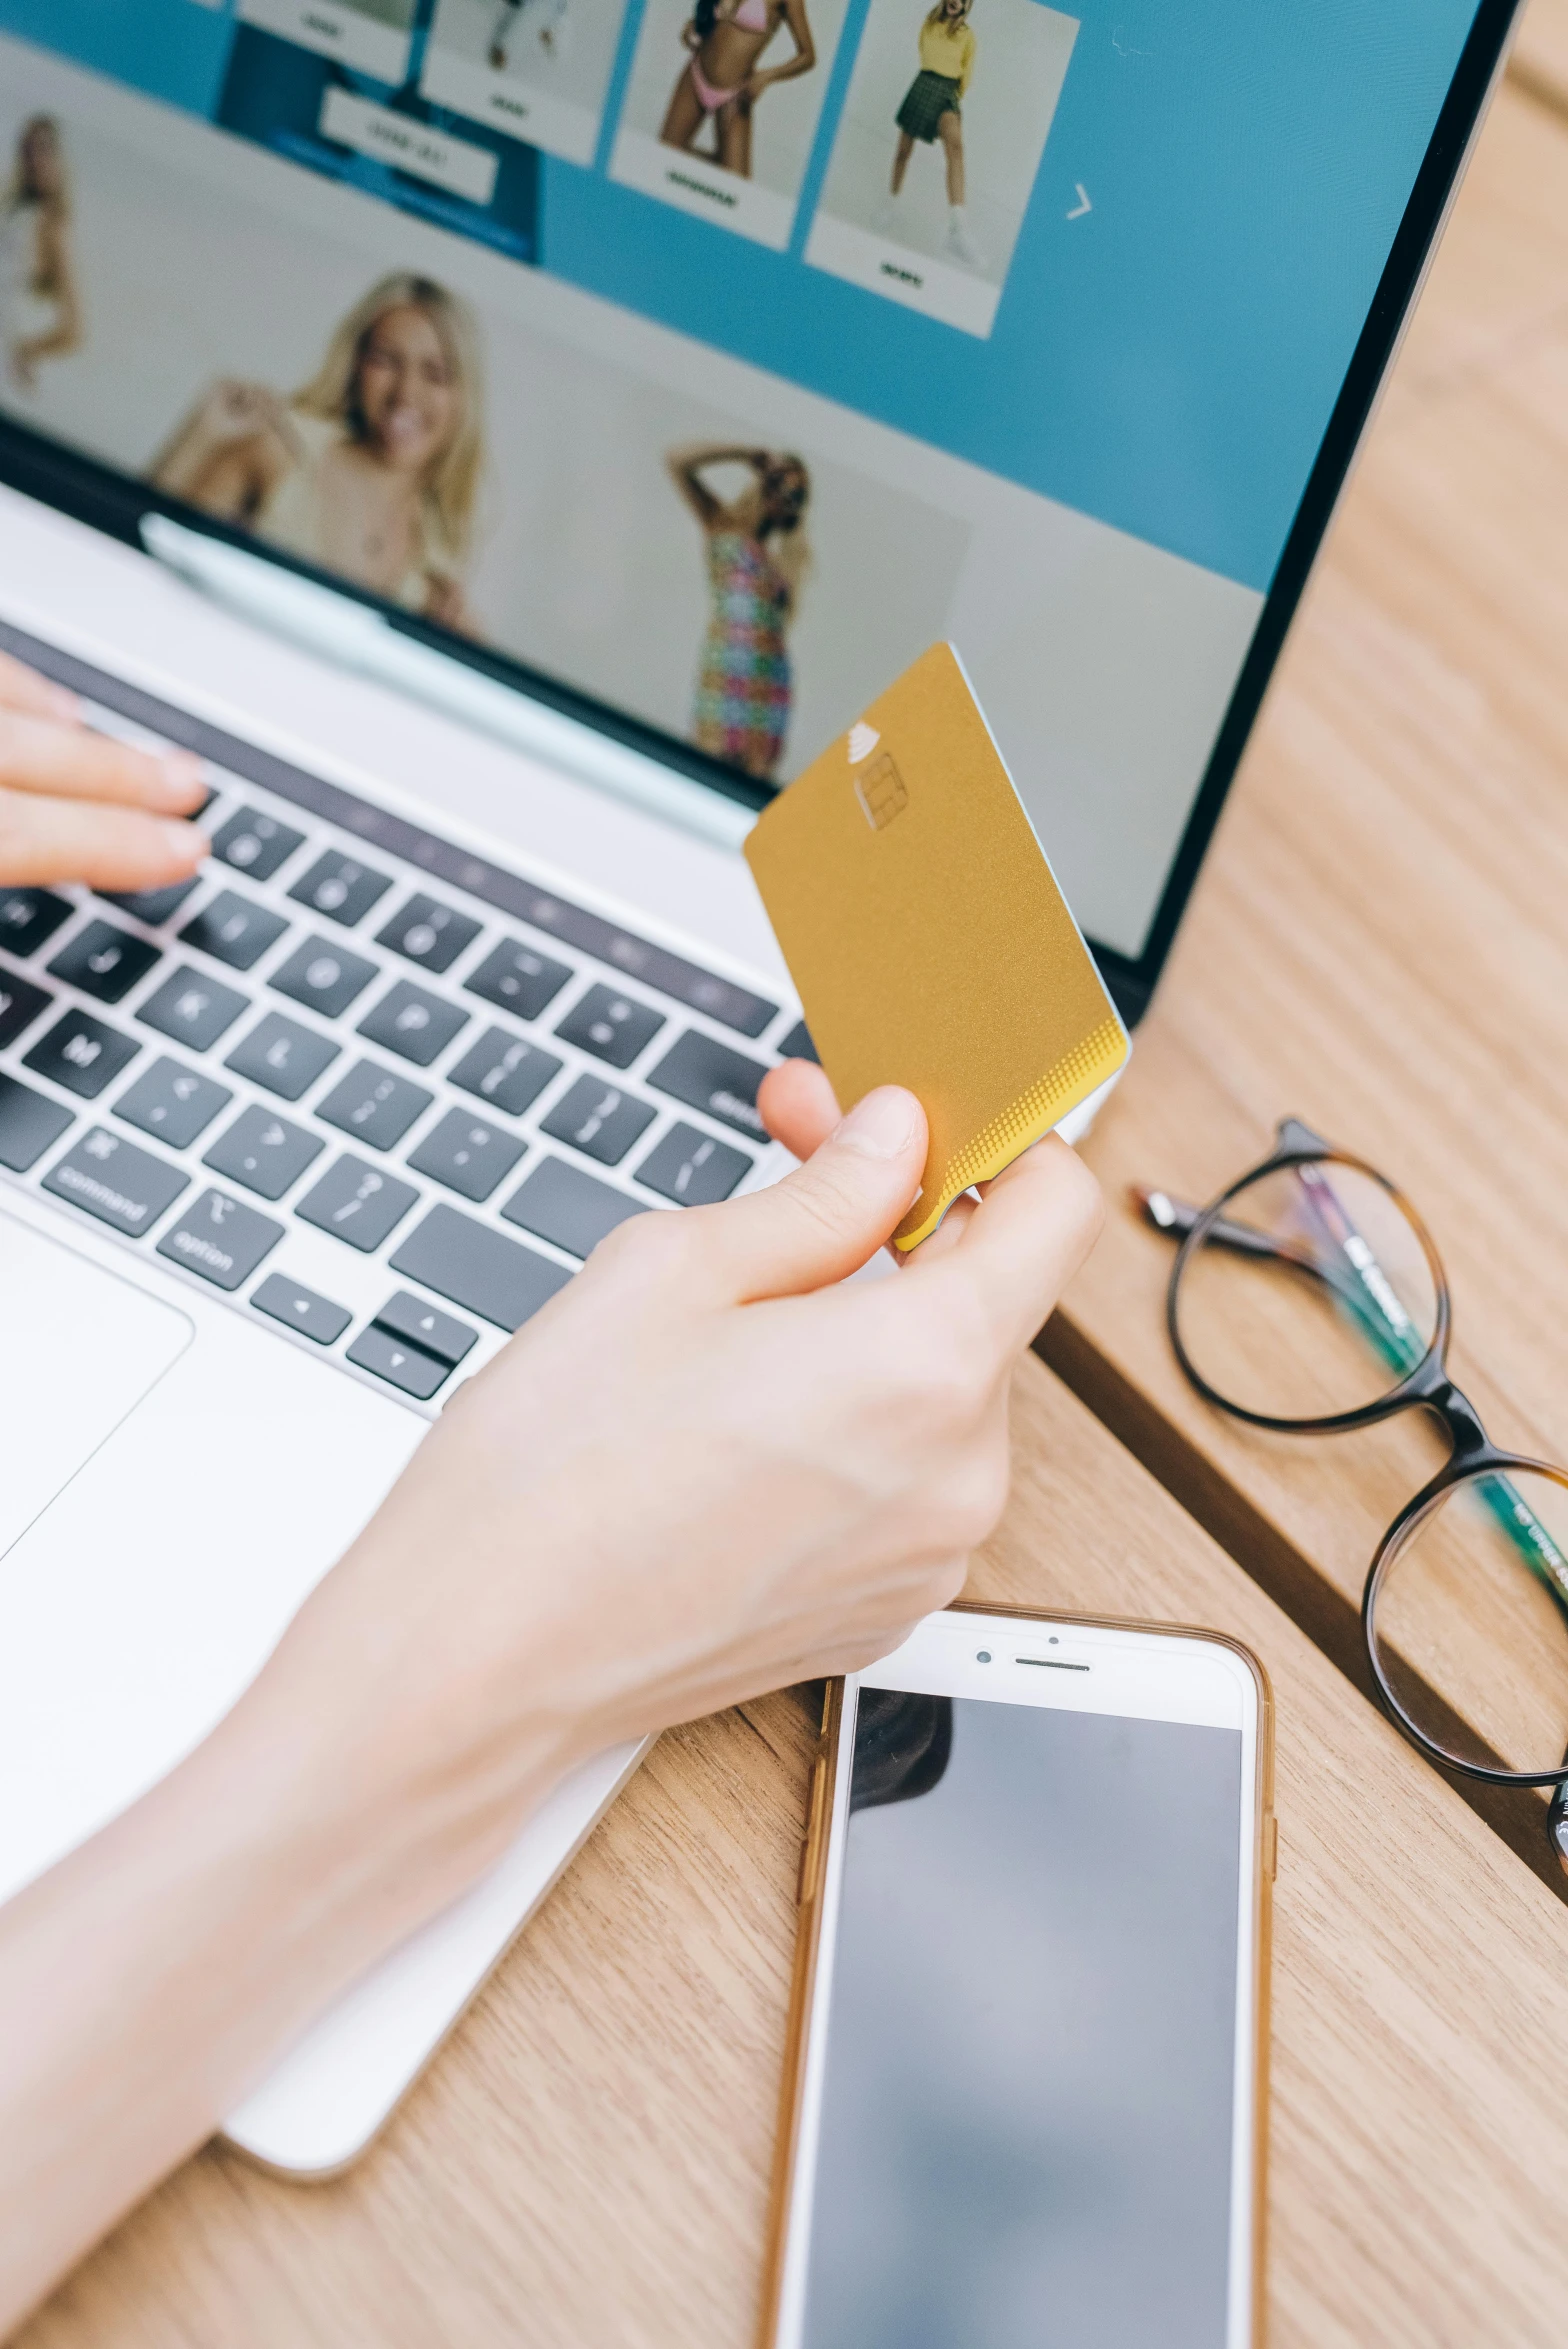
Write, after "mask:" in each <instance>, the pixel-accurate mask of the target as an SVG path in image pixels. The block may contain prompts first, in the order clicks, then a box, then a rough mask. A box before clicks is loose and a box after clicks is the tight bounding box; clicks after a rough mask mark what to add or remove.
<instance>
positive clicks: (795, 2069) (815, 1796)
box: [757, 1599, 1279, 2349]
mask: <svg viewBox="0 0 1568 2349" xmlns="http://www.w3.org/2000/svg"><path fill="white" fill-rule="evenodd" d="M947 1611H948V1612H950V1613H952V1614H955V1615H983V1616H1003V1617H1007V1618H1009V1619H1011V1620H1012V1621H1014V1622H1021V1623H1071V1624H1080V1625H1082V1626H1083V1627H1084V1628H1085V1629H1088V1630H1094V1631H1141V1632H1153V1633H1157V1634H1158V1635H1159V1636H1160V1637H1161V1638H1164V1639H1172V1638H1174V1639H1201V1640H1204V1641H1205V1642H1207V1644H1208V1645H1209V1646H1211V1647H1221V1648H1228V1649H1229V1650H1230V1652H1231V1654H1232V1655H1234V1656H1237V1657H1239V1658H1240V1660H1241V1662H1242V1663H1243V1664H1244V1665H1245V1667H1246V1669H1247V1671H1248V1672H1249V1674H1250V1675H1251V1677H1252V1681H1253V1684H1254V1687H1255V1688H1256V1691H1257V1699H1258V1734H1257V1739H1256V1760H1255V1776H1254V1785H1253V1820H1254V1845H1253V1869H1252V1887H1253V1890H1252V1950H1253V1961H1252V1974H1253V1979H1252V2011H1253V2016H1254V2030H1255V2044H1254V2048H1253V2097H1252V2349H1263V2340H1264V2314H1265V2296H1264V2279H1265V2264H1264V2262H1265V2252H1266V2248H1267V2224H1268V2095H1269V1985H1270V1974H1271V1965H1272V1958H1273V1929H1274V1873H1275V1867H1276V1863H1277V1857H1278V1847H1279V1837H1278V1829H1277V1826H1276V1823H1275V1817H1274V1694H1273V1690H1272V1689H1271V1688H1270V1686H1269V1676H1268V1674H1267V1672H1265V1670H1264V1669H1263V1666H1262V1665H1261V1664H1260V1663H1259V1662H1258V1659H1257V1657H1256V1656H1255V1655H1254V1654H1253V1653H1252V1650H1251V1649H1250V1648H1248V1647H1245V1646H1243V1644H1242V1642H1241V1641H1240V1640H1239V1639H1232V1638H1231V1637H1230V1636H1229V1635H1228V1634H1227V1633H1226V1632H1223V1631H1207V1630H1204V1629H1203V1628H1202V1627H1201V1626H1199V1625H1197V1624H1192V1623H1146V1622H1136V1621H1134V1620H1132V1619H1131V1618H1130V1617H1127V1616H1117V1615H1072V1614H1064V1613H1062V1612H1061V1610H1060V1609H1058V1608H1054V1607H1010V1606H1003V1605H989V1604H987V1603H985V1602H984V1601H981V1600H978V1599H958V1600H955V1602H954V1604H953V1606H952V1608H951V1609H949V1610H947ZM843 1724H844V1683H843V1681H842V1680H830V1681H829V1682H828V1684H827V1694H826V1696H825V1698H824V1701H823V1707H822V1726H821V1731H820V1733H819V1736H818V1739H817V1750H816V1756H815V1759H814V1761H813V1763H812V1771H811V1791H810V1794H809V1796H808V1798H807V1806H806V1833H805V1840H804V1842H803V1843H802V1845H801V1854H800V1876H799V1880H798V1883H797V1885H796V1908H797V1911H798V1914H799V1925H798V1928H797V1932H796V1940H795V1969H794V1978H793V1981H792V1983H791V1987H790V2001H789V2025H788V2029H787V2032H786V2034H785V2041H784V2077H783V2084H782V2089H781V2093H780V2097H779V2119H778V2131H777V2138H776V2148H777V2150H776V2152H775V2156H774V2168H773V2190H772V2197H771V2203H770V2208H769V2215H768V2242H767V2256H766V2262H765V2265H764V2269H763V2286H762V2312H761V2320H760V2323H759V2325H758V2330H757V2349H778V2324H779V2303H780V2301H781V2299H782V2297H783V2288H784V2255H785V2249H786V2239H787V2234H788V2227H789V2211H790V2204H791V2202H792V2200H793V2198H794V2185H795V2165H796V2160H797V2158H798V2155H799V2150H800V2126H801V2114H802V2107H803V2104H804V2099H805V2085H806V2048H807V2038H808V2032H809V2026H810V2019H811V2011H812V2007H813V2004H814V2002H815V1994H816V1987H817V1961H818V1956H819V1953H820V1949H821V1940H822V1888H823V1886H824V1884H825V1883H826V1881H827V1859H828V1841H829V1837H828V1825H829V1821H830V1819H831V1816H832V1794H833V1789H834V1787H835V1785H836V1784H837V1782H838V1762H839V1742H840V1737H841V1735H842V1731H843Z"/></svg>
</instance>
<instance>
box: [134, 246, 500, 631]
mask: <svg viewBox="0 0 1568 2349" xmlns="http://www.w3.org/2000/svg"><path fill="white" fill-rule="evenodd" d="M482 459H483V442H482V415H481V394H480V378H479V346H478V337H477V335H476V333H475V329H474V325H473V321H472V320H471V318H470V317H469V314H468V311H467V309H466V307H465V306H464V305H463V304H462V303H461V302H459V301H458V300H457V298H456V297H455V295H452V294H449V293H448V292H447V291H446V289H445V287H444V286H440V285H437V284H436V283H435V281H434V280H433V279H431V278H427V277H416V276H412V275H409V274H407V273H403V272H400V273H398V274H397V275H395V276H392V277H384V278H383V279H382V280H381V281H380V283H379V284H378V285H374V286H372V287H371V289H370V291H369V293H367V294H366V295H365V296H364V298H363V299H362V300H361V301H360V302H359V303H357V304H356V306H355V307H354V308H353V309H352V310H351V311H350V312H349V313H348V315H347V317H346V318H344V319H342V320H341V321H340V322H339V324H338V326H337V328H336V330H335V331H334V333H333V336H332V339H331V341H330V343H329V344H328V346H327V352H326V356H325V358H324V359H323V360H322V363H321V366H320V368H319V369H318V370H317V372H316V374H315V375H314V376H313V377H312V378H311V380H310V382H309V383H307V384H306V385H305V386H304V387H303V389H302V390H300V391H297V392H295V394H294V395H293V397H292V398H291V399H283V398H280V397H279V395H278V394H277V393H276V392H273V391H270V390H268V389H267V388H266V387H265V386H264V385H261V384H254V383H243V382H234V381H227V382H222V383H219V384H216V385H215V386H214V387H213V389H212V390H211V391H210V392H208V393H207V394H206V395H205V396H204V397H203V398H202V400H201V401H200V402H199V403H198V404H197V407H196V409H195V410H194V412H193V413H192V414H191V415H190V416H189V417H188V418H187V419H186V421H185V423H184V424H182V425H181V427H180V429H179V431H178V432H177V433H176V434H175V436H174V439H173V440H172V441H171V442H170V443H169V445H168V447H167V448H166V449H164V451H163V452H162V454H161V455H160V456H159V457H158V458H157V459H156V461H155V463H154V465H153V467H152V478H153V480H154V481H155V482H156V483H157V484H158V487H159V488H160V489H166V490H170V491H172V492H173V494H174V495H175V496H176V497H182V498H186V499H188V500H189V502H190V503H191V504H192V505H193V506H200V507H202V508H203V509H204V511H206V512H207V513H209V514H216V515H218V516H219V517H221V519H222V520H224V521H225V522H238V523H240V524H242V525H243V526H244V527H245V528H247V529H250V530H254V531H255V532H256V534H257V536H258V537H260V538H266V539H270V540H271V542H272V544H273V545H274V546H278V547H282V548H283V549H284V550H285V551H286V552H287V553H289V554H293V555H299V556H300V557H301V558H302V559H303V560H304V561H306V562H309V563H315V564H317V565H319V566H320V568H321V569H322V570H324V571H335V572H337V573H339V574H340V575H341V576H342V577H343V578H346V579H352V580H354V581H355V582H356V583H357V584H358V585H359V586H361V587H368V588H371V589H373V590H374V592H375V593H376V594H378V595H383V596H385V597H387V598H388V599H389V601H391V602H393V603H399V604H403V605H405V606H406V607H407V608H408V609H409V610H410V611H414V612H418V613H420V614H421V615H422V616H423V617H424V618H425V619H428V620H437V621H439V622H440V623H441V625H442V626H443V627H446V628H457V629H461V630H463V631H464V632H465V633H469V634H472V633H473V621H472V618H471V615H470V614H469V611H468V608H467V605H466V603H465V601H464V596H463V589H462V584H461V574H462V567H463V564H464V561H465V559H466V557H467V554H468V549H469V544H470V541H471V538H472V534H473V508H474V500H475V495H476V492H477V489H478V484H479V475H480V470H481V465H482Z"/></svg>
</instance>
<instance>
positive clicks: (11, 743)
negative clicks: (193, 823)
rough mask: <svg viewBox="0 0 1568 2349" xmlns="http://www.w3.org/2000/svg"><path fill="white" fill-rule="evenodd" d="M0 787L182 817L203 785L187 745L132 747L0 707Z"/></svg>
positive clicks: (196, 761)
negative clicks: (169, 748)
mask: <svg viewBox="0 0 1568 2349" xmlns="http://www.w3.org/2000/svg"><path fill="white" fill-rule="evenodd" d="M0 787H3V788H4V789H6V790H8V791H35V792H41V793H43V794H44V795H45V796H46V797H47V798H50V799H98V800H109V801H112V802H113V803H114V804H116V805H117V806H120V807H142V808H148V809H151V810H152V811H153V812H154V813H156V814H158V815H182V816H183V815H188V814H189V813H190V811H191V810H192V809H193V808H194V807H196V806H197V804H198V803H199V801H200V799H201V796H202V789H203V786H202V780H201V762H200V760H199V759H197V758H194V757H193V756H192V754H191V753H190V752H189V751H188V750H172V751H146V750H136V749H134V748H133V747H132V745H131V744H130V743H128V742H116V741H114V740H112V739H111V737H110V736H108V735H106V734H94V733H92V732H90V730H89V729H88V728H87V727H85V726H82V725H74V726H71V725H61V724H60V723H59V722H58V720H51V719H49V718H47V717H30V716H22V715H20V714H18V713H15V712H12V711H5V710H0Z"/></svg>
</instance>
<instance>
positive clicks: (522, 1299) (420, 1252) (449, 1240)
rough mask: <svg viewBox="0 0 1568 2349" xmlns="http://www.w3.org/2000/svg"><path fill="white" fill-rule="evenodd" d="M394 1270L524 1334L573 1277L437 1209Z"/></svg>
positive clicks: (401, 1251)
mask: <svg viewBox="0 0 1568 2349" xmlns="http://www.w3.org/2000/svg"><path fill="white" fill-rule="evenodd" d="M392 1270H393V1271H394V1272H400V1273H402V1275H403V1276H404V1278H405V1279H406V1280H411V1281H418V1282H419V1283H420V1284H421V1286H422V1287H424V1288H427V1289H434V1290H435V1293H436V1295H437V1296H438V1297H450V1298H451V1300H452V1303H453V1304H454V1305H461V1306H463V1307H464V1308H465V1309H466V1310H467V1311H468V1312H470V1313H478V1314H480V1315H482V1316H483V1318H484V1319H485V1320H486V1321H493V1322H494V1323H495V1326H496V1328H497V1329H504V1330H514V1329H521V1327H522V1325H523V1323H524V1322H525V1321H526V1320H527V1319H528V1317H529V1315H530V1314H531V1313H537V1312H538V1310H539V1308H540V1306H541V1305H544V1304H547V1303H548V1301H549V1300H550V1298H552V1297H553V1296H554V1295H555V1293H556V1291H557V1289H564V1288H565V1286H566V1284H567V1282H568V1281H569V1280H570V1279H571V1277H572V1276H571V1274H570V1273H569V1272H568V1271H567V1270H566V1267H565V1266H564V1265H562V1264H552V1263H551V1262H550V1260H549V1258H548V1257H545V1256H541V1255H539V1254H538V1252H537V1251H536V1250H535V1249H533V1248H525V1247H524V1246H523V1245H522V1244H521V1242H520V1241H517V1240H509V1239H507V1238H506V1237H505V1236H504V1235H503V1234H502V1233H500V1232H495V1231H491V1230H490V1229H489V1227H488V1226H487V1225H485V1224H482V1223H476V1222H475V1221H474V1219H473V1217H472V1216H471V1215H460V1214H459V1213H458V1210H457V1209H456V1208H455V1207H432V1208H431V1210H430V1213H429V1214H428V1215H427V1216H426V1217H425V1220H424V1222H423V1223H421V1224H416V1225H415V1227H414V1229H413V1230H412V1231H411V1232H410V1233H409V1235H408V1238H407V1239H406V1240H404V1241H403V1243H402V1245H401V1246H400V1247H399V1248H398V1250H397V1253H396V1254H395V1255H394V1256H393V1258H392Z"/></svg>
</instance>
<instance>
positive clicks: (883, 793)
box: [855, 750, 909, 832]
mask: <svg viewBox="0 0 1568 2349" xmlns="http://www.w3.org/2000/svg"><path fill="white" fill-rule="evenodd" d="M855 797H856V798H857V799H858V800H859V802H860V809H861V813H862V815H863V816H864V817H865V819H866V822H867V823H868V824H869V825H870V826H871V829H872V831H873V832H885V831H886V830H887V828H888V826H889V824H891V822H892V821H893V818H894V817H895V816H896V815H899V814H901V813H902V812H903V810H904V809H905V808H906V807H908V805H909V793H908V790H907V789H906V788H905V784H904V778H903V776H902V775H901V774H900V773H899V771H898V769H897V767H896V766H895V765H894V764H893V754H892V752H891V751H886V750H885V751H884V752H883V753H882V755H881V757H880V758H875V759H873V760H872V762H871V764H870V766H869V767H867V768H866V770H865V772H864V773H863V774H860V775H857V776H856V777H855Z"/></svg>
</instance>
